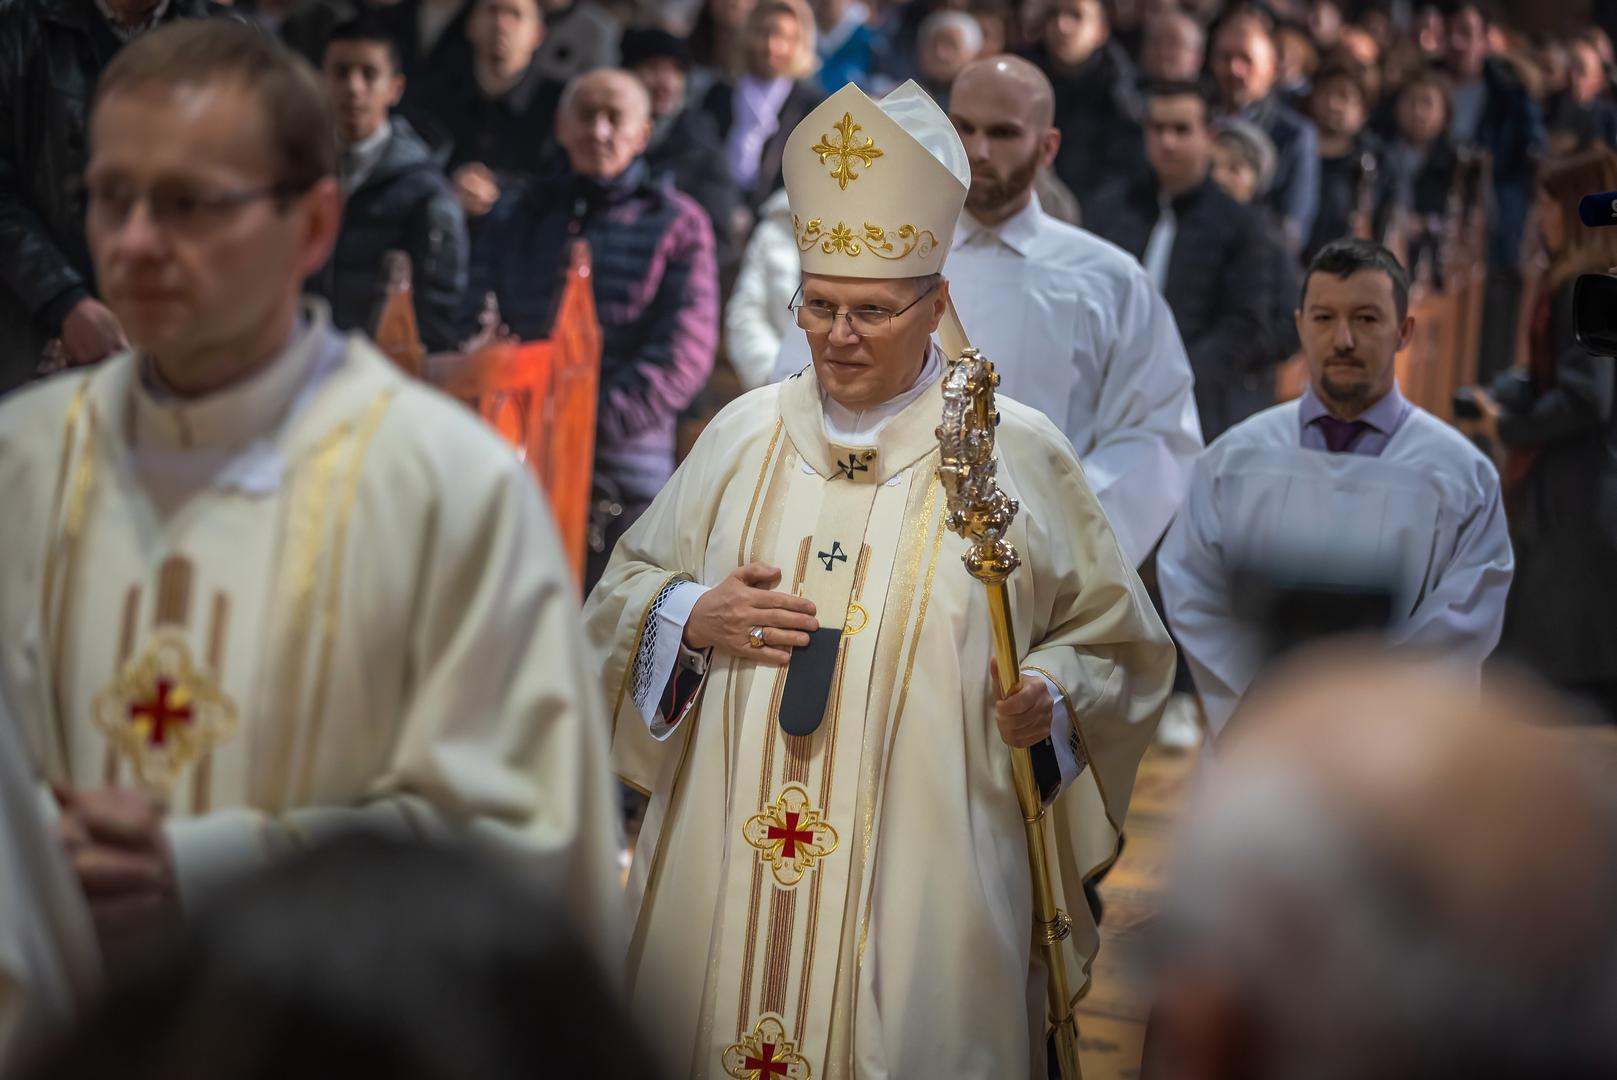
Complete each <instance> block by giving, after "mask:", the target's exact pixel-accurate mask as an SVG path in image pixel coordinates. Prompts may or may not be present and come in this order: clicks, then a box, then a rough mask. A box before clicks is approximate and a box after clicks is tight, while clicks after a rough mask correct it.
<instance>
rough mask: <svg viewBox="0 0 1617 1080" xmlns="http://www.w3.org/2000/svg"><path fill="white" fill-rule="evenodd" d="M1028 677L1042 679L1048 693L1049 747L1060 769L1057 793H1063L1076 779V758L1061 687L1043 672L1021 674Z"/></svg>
mask: <svg viewBox="0 0 1617 1080" xmlns="http://www.w3.org/2000/svg"><path fill="white" fill-rule="evenodd" d="M1029 676H1033V677H1037V678H1039V679H1042V680H1043V681H1044V686H1045V689H1047V690H1049V691H1050V745H1051V746H1052V747H1053V748H1054V749H1055V752H1056V764H1057V765H1059V766H1060V767H1061V787H1060V788H1059V789H1058V791H1065V790H1066V788H1067V785H1068V784H1070V783H1072V782H1073V781H1074V780H1076V779H1078V756H1077V755H1076V754H1074V753H1073V752H1072V742H1073V739H1072V720H1071V718H1070V717H1069V716H1068V715H1067V707H1066V705H1065V704H1064V695H1063V694H1062V692H1061V687H1059V686H1057V685H1056V684H1055V683H1054V682H1052V681H1051V680H1050V679H1049V678H1048V677H1047V676H1046V675H1045V674H1044V673H1043V672H1039V671H1024V672H1022V677H1023V678H1027V677H1029Z"/></svg>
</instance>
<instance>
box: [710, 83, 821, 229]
mask: <svg viewBox="0 0 1617 1080" xmlns="http://www.w3.org/2000/svg"><path fill="white" fill-rule="evenodd" d="M823 100H825V92H824V91H823V90H821V89H820V84H819V83H817V82H815V81H814V80H812V79H800V80H798V81H797V82H796V83H793V84H792V89H791V90H790V92H788V93H787V95H786V100H785V101H784V102H782V103H781V106H780V126H779V127H777V128H776V129H775V134H773V135H771V136H770V137H769V141H767V142H765V143H764V148H763V150H761V151H760V152H759V154H758V179H757V182H756V183H754V184H753V186H752V190H751V191H749V192H746V199H747V205H748V206H749V207H751V208H752V209H753V210H755V211H756V210H757V209H758V207H760V206H762V205H763V203H764V200H766V199H768V198H769V196H771V195H773V194H774V193H775V192H776V191H777V190H778V189H779V188H780V186H781V185H782V184H784V183H785V179H784V177H783V176H782V175H781V162H782V161H783V160H784V159H785V157H786V140H787V139H788V138H790V137H791V134H792V131H793V129H794V128H796V127H797V125H798V124H799V123H800V122H801V121H802V119H803V118H804V117H805V116H807V115H808V114H809V113H811V112H813V111H814V108H815V106H817V105H819V103H820V102H821V101H823ZM702 111H703V112H705V113H707V114H708V115H709V116H711V117H712V118H713V124H714V126H715V127H716V128H718V132H719V143H720V145H721V146H723V144H724V143H725V142H726V141H727V140H728V139H729V138H730V126H731V125H732V124H733V123H734V122H735V87H734V86H733V85H732V84H730V83H727V82H719V83H714V84H713V87H712V88H711V89H710V90H708V92H707V96H706V97H705V98H703V99H702Z"/></svg>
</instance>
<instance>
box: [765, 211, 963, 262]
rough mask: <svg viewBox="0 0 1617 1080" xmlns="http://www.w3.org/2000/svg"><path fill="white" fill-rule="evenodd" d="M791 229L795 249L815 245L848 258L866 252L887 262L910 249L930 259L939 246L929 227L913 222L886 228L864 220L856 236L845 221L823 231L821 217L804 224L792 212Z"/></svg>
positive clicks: (905, 255) (905, 253)
mask: <svg viewBox="0 0 1617 1080" xmlns="http://www.w3.org/2000/svg"><path fill="white" fill-rule="evenodd" d="M792 229H793V231H794V232H795V233H796V236H797V250H798V251H807V250H809V248H812V247H813V246H814V245H815V244H818V245H820V250H821V251H823V252H825V254H827V255H836V254H839V253H840V254H842V255H847V256H848V257H849V258H858V257H859V256H860V255H863V254H864V253H865V252H866V251H868V252H870V253H871V254H872V255H874V256H876V257H877V258H878V259H886V260H888V261H889V262H893V261H896V260H898V259H903V258H907V257H908V256H909V255H910V254H911V253H912V252H913V253H914V254H915V255H916V256H917V257H919V258H922V259H925V258H930V257H931V255H932V252H934V251H935V250H937V246H938V238H937V237H936V236H935V235H933V233H932V230H931V229H921V228H917V227H916V226H914V225H900V226H898V227H897V228H896V229H893V230H891V231H889V230H887V229H884V228H882V227H881V226H880V225H872V224H871V223H869V222H868V221H867V222H866V223H865V231H864V233H863V234H862V235H856V234H855V233H854V231H853V230H852V229H851V228H849V227H848V225H847V224H846V223H845V222H841V221H839V222H837V223H836V224H835V225H834V226H832V227H831V231H830V232H826V230H825V221H824V219H823V218H810V219H809V220H808V222H807V223H806V224H805V223H804V222H803V221H802V220H801V219H800V218H798V217H797V216H796V215H793V217H792ZM900 245H902V246H900Z"/></svg>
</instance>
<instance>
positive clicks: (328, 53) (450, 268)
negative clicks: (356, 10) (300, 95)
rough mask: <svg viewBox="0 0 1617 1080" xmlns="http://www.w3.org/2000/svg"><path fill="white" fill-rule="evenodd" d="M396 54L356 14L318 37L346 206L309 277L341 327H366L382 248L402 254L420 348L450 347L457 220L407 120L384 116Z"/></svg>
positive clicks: (436, 167)
mask: <svg viewBox="0 0 1617 1080" xmlns="http://www.w3.org/2000/svg"><path fill="white" fill-rule="evenodd" d="M398 63H399V60H398V51H397V46H396V45H395V44H394V43H393V41H392V40H391V39H390V38H388V37H387V36H386V29H385V28H384V27H382V26H380V25H378V24H377V22H376V21H375V20H374V19H373V18H370V19H368V18H365V17H361V18H358V19H354V20H351V21H349V22H347V23H344V24H343V25H341V26H338V27H337V28H336V29H335V30H334V31H333V32H332V34H331V37H330V40H328V41H327V42H326V50H325V57H324V60H323V62H322V65H321V71H322V72H323V74H324V75H325V79H326V85H327V87H328V88H329V90H330V92H331V98H332V103H333V105H334V106H335V108H336V113H337V137H338V139H339V140H340V142H341V151H342V153H341V158H340V164H339V167H340V171H341V180H342V185H343V192H344V194H346V195H347V204H346V206H345V207H344V210H343V222H342V232H341V233H340V234H338V237H337V247H336V250H335V251H333V252H332V255H331V261H330V262H328V263H327V264H326V266H325V268H324V269H323V270H321V271H320V273H319V274H317V275H316V276H315V279H314V280H313V281H312V282H311V283H310V285H311V290H310V291H312V292H314V293H316V294H318V295H320V296H324V297H325V298H326V299H327V300H328V301H329V302H330V303H331V318H332V322H333V323H335V324H336V325H337V327H338V328H340V329H343V330H363V331H366V332H372V331H374V330H375V329H376V319H377V316H378V315H379V314H380V312H381V308H382V303H383V301H384V300H385V299H386V295H387V274H386V268H385V267H384V263H385V261H386V255H387V253H388V252H390V251H402V252H404V253H405V254H406V255H408V256H409V258H410V277H411V283H412V287H413V293H414V300H415V314H416V325H417V329H418V330H419V332H420V334H421V341H422V344H424V345H425V346H426V347H427V348H429V349H450V348H453V347H454V346H455V345H457V344H459V341H460V338H461V336H462V335H461V333H460V329H461V327H460V326H459V325H458V322H457V320H458V319H459V316H460V305H461V294H462V292H463V291H464V290H465V288H466V260H467V242H466V219H465V217H464V215H462V213H461V209H460V204H459V203H457V202H456V201H455V195H454V192H452V191H451V190H450V189H449V182H448V181H447V180H446V179H445V178H444V174H443V155H442V154H441V152H440V153H437V154H435V153H434V152H432V151H431V150H429V149H428V148H427V145H426V143H425V142H423V141H422V139H421V137H420V136H419V135H417V134H416V133H415V129H414V128H412V127H411V126H410V124H409V122H408V121H407V120H405V119H404V118H403V117H401V116H390V115H389V113H390V110H391V109H392V108H393V106H395V105H397V104H398V102H399V98H400V97H401V96H402V95H403V93H404V85H405V84H404V77H403V76H402V75H400V74H399V72H398Z"/></svg>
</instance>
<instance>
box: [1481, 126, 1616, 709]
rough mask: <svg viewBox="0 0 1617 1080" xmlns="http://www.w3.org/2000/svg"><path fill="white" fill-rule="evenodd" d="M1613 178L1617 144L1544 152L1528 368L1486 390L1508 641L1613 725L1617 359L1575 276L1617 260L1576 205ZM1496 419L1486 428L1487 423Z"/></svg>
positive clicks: (1605, 235)
mask: <svg viewBox="0 0 1617 1080" xmlns="http://www.w3.org/2000/svg"><path fill="white" fill-rule="evenodd" d="M1614 188H1617V153H1614V152H1613V151H1612V150H1611V149H1610V148H1608V147H1605V146H1598V145H1597V146H1591V147H1588V148H1585V149H1583V150H1579V151H1576V152H1574V153H1572V154H1568V155H1565V156H1563V157H1558V158H1551V159H1549V160H1548V161H1546V162H1545V165H1544V171H1543V176H1542V180H1541V186H1540V188H1539V192H1538V212H1537V214H1536V215H1535V220H1536V221H1537V222H1538V223H1539V228H1540V230H1541V233H1542V237H1543V241H1544V247H1545V249H1546V250H1547V252H1548V253H1549V256H1550V263H1549V266H1548V268H1547V269H1546V271H1545V274H1544V278H1543V282H1542V285H1541V286H1540V289H1541V292H1540V295H1539V297H1538V300H1537V303H1536V304H1535V305H1534V306H1533V310H1532V315H1531V323H1530V325H1529V328H1528V335H1527V340H1528V357H1529V359H1528V365H1527V370H1526V371H1525V372H1523V371H1520V370H1512V371H1510V372H1507V373H1506V375H1505V376H1503V377H1501V379H1500V380H1499V381H1498V382H1497V383H1496V384H1495V396H1496V397H1497V398H1498V403H1497V405H1494V404H1493V403H1492V402H1491V401H1490V400H1489V398H1488V397H1487V396H1486V395H1478V398H1479V402H1480V403H1481V404H1483V406H1484V410H1485V413H1486V414H1487V415H1489V416H1490V418H1491V422H1492V426H1493V432H1492V433H1493V434H1494V435H1495V436H1496V437H1497V438H1498V440H1499V442H1501V443H1503V444H1504V446H1505V447H1506V448H1507V449H1508V451H1509V456H1508V457H1507V459H1506V462H1505V469H1504V473H1505V478H1504V485H1505V499H1506V504H1505V505H1506V509H1507V510H1508V511H1509V513H1510V524H1511V540H1512V543H1513V546H1514V547H1515V550H1516V576H1515V578H1514V579H1513V580H1512V581H1511V585H1510V598H1509V600H1508V601H1507V602H1506V604H1505V632H1504V637H1503V638H1502V639H1501V641H1500V645H1499V648H1500V652H1501V653H1502V654H1504V655H1507V656H1511V657H1514V658H1515V659H1517V660H1520V661H1522V662H1524V663H1527V664H1529V665H1531V666H1532V667H1533V668H1534V669H1536V670H1537V671H1538V673H1539V674H1541V675H1543V676H1545V677H1546V678H1548V679H1550V680H1551V681H1553V682H1555V683H1556V684H1557V685H1559V686H1560V687H1561V688H1562V689H1564V690H1567V691H1569V692H1571V693H1574V694H1577V695H1579V696H1580V697H1583V698H1586V699H1588V700H1590V701H1591V702H1593V703H1594V704H1595V705H1596V706H1598V707H1599V708H1600V709H1602V710H1603V711H1604V712H1605V714H1606V717H1607V719H1608V720H1610V721H1611V722H1613V723H1617V620H1613V619H1612V617H1611V601H1612V597H1614V596H1617V361H1614V360H1613V359H1612V358H1611V357H1610V356H1597V355H1595V354H1594V353H1592V352H1590V351H1589V350H1587V349H1585V348H1584V347H1583V346H1581V345H1579V344H1578V343H1577V341H1576V339H1575V338H1574V336H1573V325H1574V320H1573V312H1572V292H1573V285H1574V283H1575V282H1576V281H1577V278H1578V275H1579V274H1582V273H1590V272H1594V273H1601V272H1604V271H1605V270H1606V269H1607V268H1608V267H1611V266H1613V265H1617V235H1613V233H1614V230H1611V229H1588V228H1584V227H1583V225H1582V223H1581V222H1580V221H1579V220H1578V203H1579V201H1580V200H1581V199H1582V197H1583V196H1584V195H1585V194H1587V193H1588V192H1591V191H1602V190H1604V191H1610V190H1612V189H1614ZM1485 430H1486V428H1485Z"/></svg>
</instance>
